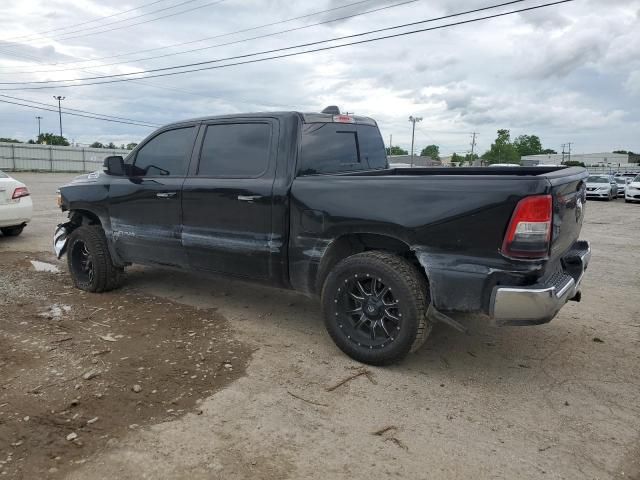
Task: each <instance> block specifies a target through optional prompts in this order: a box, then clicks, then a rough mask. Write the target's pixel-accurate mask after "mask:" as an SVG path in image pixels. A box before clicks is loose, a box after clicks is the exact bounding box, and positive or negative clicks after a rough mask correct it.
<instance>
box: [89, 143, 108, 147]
mask: <svg viewBox="0 0 640 480" xmlns="http://www.w3.org/2000/svg"><path fill="white" fill-rule="evenodd" d="M89 148H104V145H103V144H102V143H100V142H93V143H92V144H91V145H89Z"/></svg>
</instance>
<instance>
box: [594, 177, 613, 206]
mask: <svg viewBox="0 0 640 480" xmlns="http://www.w3.org/2000/svg"><path fill="white" fill-rule="evenodd" d="M587 198H604V199H605V200H607V201H609V200H612V199H614V198H618V184H617V183H616V182H615V180H614V179H613V177H611V176H609V175H591V176H590V177H589V178H587Z"/></svg>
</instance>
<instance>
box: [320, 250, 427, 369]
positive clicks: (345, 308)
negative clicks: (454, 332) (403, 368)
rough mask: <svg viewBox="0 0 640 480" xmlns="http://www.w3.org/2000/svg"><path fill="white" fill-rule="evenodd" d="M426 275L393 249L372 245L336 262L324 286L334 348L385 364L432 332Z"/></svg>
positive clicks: (399, 357)
mask: <svg viewBox="0 0 640 480" xmlns="http://www.w3.org/2000/svg"><path fill="white" fill-rule="evenodd" d="M429 303H430V297H429V290H428V288H427V282H426V280H425V278H424V275H422V274H421V272H419V271H418V269H417V268H416V267H415V266H414V265H413V264H411V263H410V262H408V261H407V260H405V259H404V258H402V257H399V256H397V255H394V254H391V253H386V252H379V251H372V252H364V253H359V254H356V255H353V256H351V257H348V258H346V259H344V260H342V261H341V262H339V263H338V264H337V265H336V266H335V267H334V268H333V270H332V271H331V272H330V273H329V275H328V276H327V279H326V281H325V283H324V286H323V288H322V308H323V314H324V322H325V326H326V328H327V331H328V333H329V335H330V336H331V338H332V339H333V341H334V342H335V343H336V345H337V346H338V348H340V350H342V351H343V352H344V353H346V354H347V355H349V356H350V357H351V358H353V359H355V360H357V361H359V362H363V363H368V364H371V365H388V364H390V363H394V362H397V361H399V360H401V359H402V358H404V357H405V356H406V355H407V354H408V353H409V352H410V351H412V350H414V351H415V350H417V349H418V348H420V346H422V344H423V343H424V341H425V340H426V338H427V336H428V335H429V333H430V332H431V327H432V323H431V322H430V321H429V320H428V319H427V317H426V312H427V307H428V305H429Z"/></svg>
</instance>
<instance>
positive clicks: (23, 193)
mask: <svg viewBox="0 0 640 480" xmlns="http://www.w3.org/2000/svg"><path fill="white" fill-rule="evenodd" d="M28 196H29V190H27V187H18V188H16V189H15V190H14V191H13V195H12V196H11V198H12V199H13V200H16V199H18V198H22V197H28Z"/></svg>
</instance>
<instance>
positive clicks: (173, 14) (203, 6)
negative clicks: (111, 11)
mask: <svg viewBox="0 0 640 480" xmlns="http://www.w3.org/2000/svg"><path fill="white" fill-rule="evenodd" d="M195 1H197V0H186V1H184V2H182V3H179V4H177V5H173V6H171V7H166V8H163V9H160V10H156V11H155V12H150V13H145V14H143V15H139V16H137V17H131V18H127V19H123V20H118V21H117V22H111V23H107V24H105V25H100V26H99V27H98V28H102V27H106V26H107V25H113V24H116V23H122V22H127V21H129V20H132V19H134V18H139V17H142V16H146V15H151V14H152V13H158V12H160V11H163V10H168V9H170V8H176V7H179V6H181V5H185V4H187V3H192V2H195ZM225 1H226V0H216V1H214V2H209V3H205V4H204V5H199V6H197V7H192V8H188V9H186V10H182V11H181V12H173V13H169V14H166V15H162V16H160V17H157V18H150V19H149V20H145V21H142V22H137V23H131V24H129V25H122V26H119V27H113V28H108V29H106V30H100V31H97V32H87V33H83V34H80V35H70V36H67V34H71V33H76V32H66V33H64V34H61V36H59V37H58V36H55V35H54V36H53V38H52V40H56V41H61V40H70V39H72V38H80V37H89V36H92V35H98V34H100V33H107V32H113V31H114V30H121V29H123V28H130V27H135V26H138V25H144V24H146V23H150V22H156V21H158V20H162V19H164V18H170V17H175V16H177V15H182V14H183V13H188V12H192V11H194V10H199V9H201V8H206V7H210V6H211V5H217V4H218V3H222V2H225ZM93 28H96V27H93ZM84 30H91V29H84ZM81 31H83V30H77V32H81Z"/></svg>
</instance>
